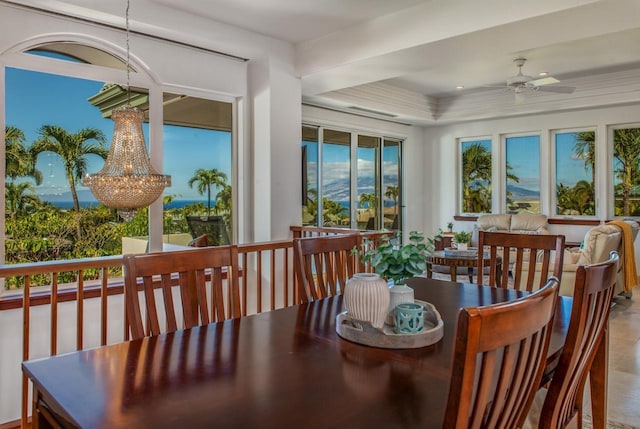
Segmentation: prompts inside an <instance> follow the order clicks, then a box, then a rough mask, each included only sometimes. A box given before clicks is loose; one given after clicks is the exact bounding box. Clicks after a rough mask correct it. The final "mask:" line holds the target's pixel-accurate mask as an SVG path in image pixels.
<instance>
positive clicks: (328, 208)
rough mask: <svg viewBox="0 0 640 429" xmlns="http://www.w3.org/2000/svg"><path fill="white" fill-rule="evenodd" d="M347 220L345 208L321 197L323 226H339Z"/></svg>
mask: <svg viewBox="0 0 640 429" xmlns="http://www.w3.org/2000/svg"><path fill="white" fill-rule="evenodd" d="M348 218H349V215H348V213H347V208H346V207H344V206H343V205H341V204H340V203H338V202H336V201H333V200H330V199H328V198H327V197H322V219H323V223H324V225H328V226H329V225H340V224H342V223H343V221H344V220H345V219H348Z"/></svg>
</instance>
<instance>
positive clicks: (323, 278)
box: [293, 234, 362, 302]
mask: <svg viewBox="0 0 640 429" xmlns="http://www.w3.org/2000/svg"><path fill="white" fill-rule="evenodd" d="M361 243H362V238H361V237H360V234H339V235H333V236H318V237H308V238H295V239H294V240H293V251H294V265H295V271H296V277H297V281H298V291H299V296H300V300H301V302H309V301H314V300H316V299H320V298H326V297H328V296H333V295H338V294H342V292H343V291H344V287H345V284H346V281H347V279H349V278H350V277H352V276H353V274H355V273H356V272H358V271H360V269H361V267H362V265H361V263H360V261H359V260H358V258H357V256H356V255H355V254H354V253H353V252H352V250H353V249H354V248H356V247H358V248H359V247H360V245H361Z"/></svg>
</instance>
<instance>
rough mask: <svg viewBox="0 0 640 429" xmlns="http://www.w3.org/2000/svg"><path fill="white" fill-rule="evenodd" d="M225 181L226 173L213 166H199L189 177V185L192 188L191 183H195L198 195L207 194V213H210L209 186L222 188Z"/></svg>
mask: <svg viewBox="0 0 640 429" xmlns="http://www.w3.org/2000/svg"><path fill="white" fill-rule="evenodd" d="M226 181H227V175H226V174H224V173H223V172H221V171H219V170H217V169H215V168H212V169H211V170H207V169H205V168H199V169H198V170H196V172H195V174H194V175H193V177H191V179H189V182H188V184H189V187H191V188H193V185H194V184H197V188H196V189H197V190H198V193H199V194H200V195H204V194H205V193H206V194H207V215H210V214H211V188H212V187H215V188H222V187H224V185H225V184H226Z"/></svg>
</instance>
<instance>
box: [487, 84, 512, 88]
mask: <svg viewBox="0 0 640 429" xmlns="http://www.w3.org/2000/svg"><path fill="white" fill-rule="evenodd" d="M482 87H483V88H511V87H510V86H509V85H482Z"/></svg>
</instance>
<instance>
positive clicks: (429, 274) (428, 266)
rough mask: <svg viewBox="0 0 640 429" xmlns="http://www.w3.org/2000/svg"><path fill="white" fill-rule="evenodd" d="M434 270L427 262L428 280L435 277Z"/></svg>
mask: <svg viewBox="0 0 640 429" xmlns="http://www.w3.org/2000/svg"><path fill="white" fill-rule="evenodd" d="M432 270H433V268H432V265H431V264H430V263H428V262H427V278H428V279H430V278H431V277H433V271H432Z"/></svg>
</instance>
